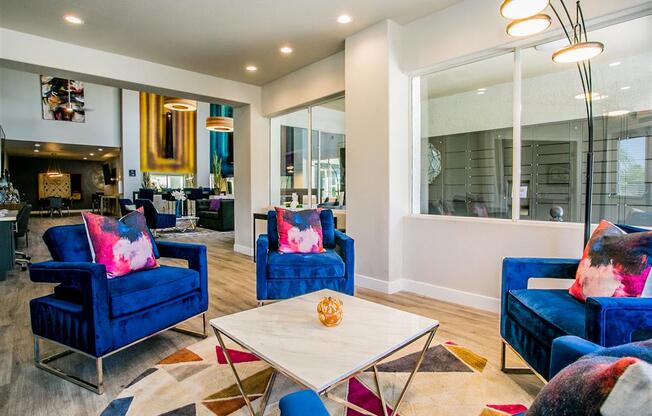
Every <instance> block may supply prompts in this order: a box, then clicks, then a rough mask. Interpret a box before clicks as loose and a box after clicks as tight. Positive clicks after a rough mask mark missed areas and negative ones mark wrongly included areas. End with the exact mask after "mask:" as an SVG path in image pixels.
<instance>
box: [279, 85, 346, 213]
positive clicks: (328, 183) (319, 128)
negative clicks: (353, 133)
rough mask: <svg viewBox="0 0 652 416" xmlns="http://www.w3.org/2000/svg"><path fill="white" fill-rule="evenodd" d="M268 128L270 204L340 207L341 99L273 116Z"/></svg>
mask: <svg viewBox="0 0 652 416" xmlns="http://www.w3.org/2000/svg"><path fill="white" fill-rule="evenodd" d="M270 130H271V137H270V139H271V140H270V146H271V149H270V155H271V163H270V166H271V172H270V173H271V175H270V177H271V196H272V201H271V203H272V205H284V206H289V205H290V204H291V202H292V199H293V198H296V199H297V201H298V203H299V206H300V207H317V206H318V207H330V208H337V209H344V208H345V205H346V203H345V195H346V194H345V185H344V184H345V181H344V169H345V154H344V151H345V133H344V98H343V97H341V98H337V99H334V100H330V101H327V102H323V103H320V104H317V105H313V106H310V107H307V108H305V109H300V110H297V111H294V112H291V113H287V114H283V115H280V116H277V117H273V118H272V119H271V129H270ZM308 131H312V134H310V135H308Z"/></svg>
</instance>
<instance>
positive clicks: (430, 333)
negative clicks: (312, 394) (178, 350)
mask: <svg viewBox="0 0 652 416" xmlns="http://www.w3.org/2000/svg"><path fill="white" fill-rule="evenodd" d="M213 331H214V332H215V336H216V337H217V341H218V342H219V344H220V347H221V348H222V351H223V352H224V356H225V357H226V361H227V362H228V364H229V366H230V367H231V371H232V372H233V376H234V377H235V382H236V385H237V386H238V390H239V391H240V394H241V395H242V398H243V399H244V401H245V405H246V406H247V409H248V410H249V413H250V414H251V416H262V415H263V414H264V413H265V409H266V408H267V404H268V402H269V397H270V395H271V390H272V387H273V385H274V380H275V378H276V375H277V373H282V374H283V375H285V376H286V377H288V378H289V379H290V380H292V381H294V382H295V383H296V384H298V385H300V386H303V387H305V388H308V387H307V386H305V385H304V384H303V383H302V382H301V381H299V380H297V379H296V378H294V377H292V376H291V375H289V374H287V373H285V372H282V371H281V370H279V369H277V368H274V366H273V365H272V364H271V363H269V362H267V361H265V360H263V359H262V358H261V360H263V361H265V362H267V364H268V365H270V366H271V367H272V368H273V369H274V372H273V373H272V376H271V378H270V380H269V382H268V383H267V389H266V390H265V394H264V395H263V400H262V401H261V403H260V407H259V409H258V412H256V411H255V410H254V407H253V405H252V403H251V400H249V397H248V396H247V393H246V392H245V391H244V386H243V385H242V380H241V379H240V376H239V375H238V371H237V370H236V368H235V365H234V364H233V361H231V356H230V353H229V351H228V350H227V349H226V345H225V344H224V339H223V338H222V335H224V336H226V337H227V338H229V339H230V340H231V341H233V342H234V343H236V344H238V345H239V346H240V347H241V348H244V349H246V347H244V346H243V345H241V344H240V343H238V342H237V341H236V340H234V339H233V338H231V337H229V336H228V335H227V334H222V333H221V332H220V331H219V330H218V329H217V328H215V327H213ZM436 331H437V327H435V328H433V329H431V330H430V331H428V332H426V333H425V334H423V335H421V336H419V337H417V338H415V339H414V340H412V341H410V342H408V343H407V344H405V345H403V346H401V347H400V348H397V349H395V350H393V351H391V352H390V353H388V354H386V355H384V356H383V357H381V358H379V359H378V360H376V361H375V362H374V363H373V364H371V365H369V366H367V367H365V368H364V369H362V370H360V371H358V372H356V373H354V374H352V375H351V376H349V377H347V378H346V379H344V380H341V381H339V382H337V383H335V384H333V385H332V386H330V387H328V388H326V389H324V390H322V391H318V392H317V393H318V394H319V395H323V396H324V397H326V398H328V399H330V400H332V401H334V402H336V403H339V404H341V405H343V406H345V407H347V408H349V409H352V410H355V411H356V412H358V413H361V414H363V415H367V416H377V415H375V414H373V413H371V412H369V411H368V410H365V409H363V408H361V407H359V406H357V405H355V404H353V403H351V402H349V401H348V400H345V399H342V398H340V397H337V396H335V395H334V394H333V393H332V390H333V389H335V388H336V387H338V386H339V385H340V384H341V383H343V382H345V381H348V380H350V379H352V378H354V377H357V376H358V375H360V374H362V373H364V372H365V371H367V370H368V369H369V368H373V374H374V380H375V382H376V389H377V390H378V397H379V398H380V402H381V405H382V408H383V416H388V415H387V405H386V402H385V397H384V396H383V391H382V387H381V385H380V379H379V376H378V367H377V364H378V363H379V362H381V361H382V360H384V359H385V358H387V357H389V356H390V355H392V354H394V353H396V352H397V351H399V350H401V349H403V348H405V347H407V346H408V345H410V344H412V343H414V342H416V341H418V340H419V339H421V338H423V337H424V336H426V335H427V336H428V338H427V340H426V343H425V344H424V346H423V349H422V350H421V353H420V354H419V358H418V359H417V362H416V364H415V366H414V369H413V370H412V372H411V373H410V376H409V377H408V379H407V381H406V382H405V385H404V386H403V390H401V394H400V395H399V397H398V400H397V401H396V404H395V405H394V408H393V410H392V414H398V410H399V408H400V406H401V404H402V403H403V399H404V398H405V395H406V393H407V391H408V389H409V388H410V385H411V384H412V381H413V380H414V377H415V376H416V374H417V373H418V372H419V368H420V367H421V363H422V362H423V359H424V357H425V355H426V351H428V349H429V348H430V345H431V344H432V341H433V339H434V337H435V332H436ZM259 358H260V357H259Z"/></svg>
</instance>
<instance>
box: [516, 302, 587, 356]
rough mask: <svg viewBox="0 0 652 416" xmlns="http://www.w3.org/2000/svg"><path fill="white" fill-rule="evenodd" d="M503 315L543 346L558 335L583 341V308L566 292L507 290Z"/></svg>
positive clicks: (580, 303) (584, 314)
mask: <svg viewBox="0 0 652 416" xmlns="http://www.w3.org/2000/svg"><path fill="white" fill-rule="evenodd" d="M507 314H508V315H509V316H510V317H511V318H512V319H513V320H514V321H516V322H518V324H519V325H520V326H521V327H523V328H524V329H525V330H526V331H528V332H529V333H530V334H531V335H532V336H533V337H534V338H536V339H538V340H539V341H540V342H541V343H543V344H544V345H551V344H552V340H553V339H555V338H557V337H560V336H562V335H577V336H578V337H582V338H584V337H585V317H586V313H585V311H584V304H583V303H582V302H580V301H578V300H576V299H574V298H573V297H572V296H571V295H570V294H569V293H568V291H567V290H563V289H520V290H510V291H509V292H508V293H507Z"/></svg>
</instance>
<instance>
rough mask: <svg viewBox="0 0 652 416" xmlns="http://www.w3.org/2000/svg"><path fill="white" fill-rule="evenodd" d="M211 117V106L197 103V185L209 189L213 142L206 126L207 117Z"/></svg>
mask: <svg viewBox="0 0 652 416" xmlns="http://www.w3.org/2000/svg"><path fill="white" fill-rule="evenodd" d="M209 115H210V104H208V103H202V102H198V103H197V138H196V142H197V144H196V148H197V153H196V154H197V164H196V166H197V172H196V175H195V185H197V186H202V187H208V186H209V185H210V175H211V162H210V156H211V155H210V153H211V141H210V131H208V130H207V129H206V127H205V126H204V124H205V122H206V117H208V116H209Z"/></svg>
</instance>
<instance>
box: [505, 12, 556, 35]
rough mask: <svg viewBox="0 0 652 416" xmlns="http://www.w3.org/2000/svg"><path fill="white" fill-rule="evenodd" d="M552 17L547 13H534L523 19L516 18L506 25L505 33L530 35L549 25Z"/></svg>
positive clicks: (541, 30)
mask: <svg viewBox="0 0 652 416" xmlns="http://www.w3.org/2000/svg"><path fill="white" fill-rule="evenodd" d="M551 23H552V19H550V16H548V15H547V14H536V15H534V16H532V17H526V18H524V19H516V20H514V21H513V22H511V23H510V24H508V25H507V34H508V35H510V36H517V37H519V36H530V35H534V34H536V33H539V32H543V31H544V30H546V29H548V28H549V27H550V24H551Z"/></svg>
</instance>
